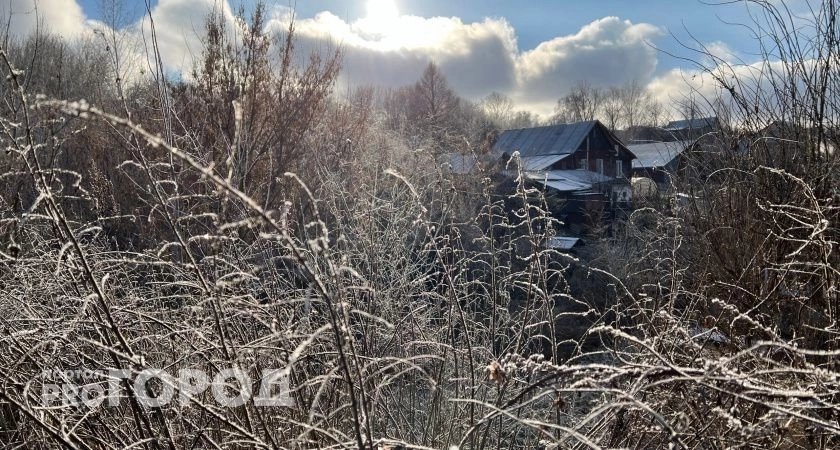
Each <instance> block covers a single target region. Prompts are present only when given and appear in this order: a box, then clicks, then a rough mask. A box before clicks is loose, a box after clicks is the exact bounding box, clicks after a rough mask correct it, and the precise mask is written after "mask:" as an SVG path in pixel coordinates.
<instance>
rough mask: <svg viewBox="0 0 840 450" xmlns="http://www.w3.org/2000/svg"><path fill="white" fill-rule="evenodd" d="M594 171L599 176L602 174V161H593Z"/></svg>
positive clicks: (599, 159)
mask: <svg viewBox="0 0 840 450" xmlns="http://www.w3.org/2000/svg"><path fill="white" fill-rule="evenodd" d="M595 170H596V171H597V172H598V173H600V174H601V175H603V174H604V160H603V159H601V158H598V159H596V160H595Z"/></svg>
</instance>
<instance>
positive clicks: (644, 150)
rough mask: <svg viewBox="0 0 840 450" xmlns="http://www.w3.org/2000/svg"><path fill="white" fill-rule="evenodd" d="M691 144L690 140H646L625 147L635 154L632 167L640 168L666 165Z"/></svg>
mask: <svg viewBox="0 0 840 450" xmlns="http://www.w3.org/2000/svg"><path fill="white" fill-rule="evenodd" d="M691 144H692V141H674V142H646V143H644V144H631V145H628V146H627V148H628V149H630V151H631V152H633V154H634V155H636V159H634V160H633V168H634V169H641V168H653V167H664V166H667V165H668V163H670V162H671V161H673V160H674V159H675V158H676V157H677V156H679V155H680V154H681V153H682V152H683V151H685V149H686V148H688V147H689V146H690V145H691Z"/></svg>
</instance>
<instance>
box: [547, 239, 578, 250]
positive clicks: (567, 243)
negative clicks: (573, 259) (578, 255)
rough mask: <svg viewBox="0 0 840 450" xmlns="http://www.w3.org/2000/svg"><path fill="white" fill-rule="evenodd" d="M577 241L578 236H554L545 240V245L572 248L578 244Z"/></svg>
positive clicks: (561, 248) (559, 248) (558, 248)
mask: <svg viewBox="0 0 840 450" xmlns="http://www.w3.org/2000/svg"><path fill="white" fill-rule="evenodd" d="M578 242H580V238H576V237H566V236H554V237H550V238H548V239H546V240H545V247H546V248H554V249H557V250H571V249H572V248H574V246H575V245H577V244H578Z"/></svg>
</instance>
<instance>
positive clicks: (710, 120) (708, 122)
mask: <svg viewBox="0 0 840 450" xmlns="http://www.w3.org/2000/svg"><path fill="white" fill-rule="evenodd" d="M716 126H718V118H717V117H714V116H712V117H697V118H694V119H685V120H674V121H671V122H668V125H667V126H666V127H665V129H666V130H668V131H683V130H697V129H701V128H706V127H710V128H713V127H716Z"/></svg>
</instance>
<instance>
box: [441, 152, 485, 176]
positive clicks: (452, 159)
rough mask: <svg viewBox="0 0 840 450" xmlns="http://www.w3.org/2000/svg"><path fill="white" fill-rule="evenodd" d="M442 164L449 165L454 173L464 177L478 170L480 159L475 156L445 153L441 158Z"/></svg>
mask: <svg viewBox="0 0 840 450" xmlns="http://www.w3.org/2000/svg"><path fill="white" fill-rule="evenodd" d="M439 160H441V163H442V164H447V165H449V167H450V169H451V170H452V173H454V174H458V175H463V174H467V173H470V172H472V171H474V170H477V169H478V158H476V157H475V156H474V155H463V154H460V153H445V154H443V155H441V156H440V158H439Z"/></svg>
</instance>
